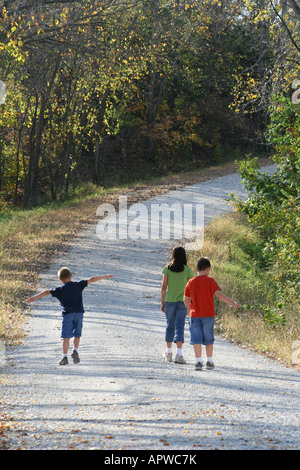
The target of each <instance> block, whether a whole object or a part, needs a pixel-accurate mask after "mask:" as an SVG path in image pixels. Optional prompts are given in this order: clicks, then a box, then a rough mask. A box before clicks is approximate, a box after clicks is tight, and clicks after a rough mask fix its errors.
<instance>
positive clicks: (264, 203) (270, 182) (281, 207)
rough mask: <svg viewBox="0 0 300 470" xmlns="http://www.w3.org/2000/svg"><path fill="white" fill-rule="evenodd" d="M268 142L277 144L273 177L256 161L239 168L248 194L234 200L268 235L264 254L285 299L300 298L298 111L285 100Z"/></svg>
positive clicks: (273, 113)
mask: <svg viewBox="0 0 300 470" xmlns="http://www.w3.org/2000/svg"><path fill="white" fill-rule="evenodd" d="M270 117H271V121H270V125H269V128H268V138H269V140H270V141H271V142H272V144H273V145H274V149H275V155H274V161H275V163H276V165H277V168H276V171H275V172H274V173H273V174H268V173H266V172H263V173H262V174H260V172H259V165H258V161H257V159H249V160H248V161H244V162H242V163H240V165H239V172H240V174H241V177H242V179H243V181H244V183H245V186H246V189H247V190H248V192H249V195H248V197H247V199H246V200H245V201H242V200H239V199H235V198H232V201H233V202H234V204H235V206H236V207H237V209H238V210H239V211H241V212H243V213H245V214H247V216H248V218H249V220H251V222H253V223H254V224H255V225H256V226H258V227H259V228H260V230H261V231H262V233H263V234H264V235H265V238H266V242H265V253H266V256H267V257H268V260H269V263H270V269H271V271H272V273H273V277H274V281H275V282H276V284H277V286H278V289H279V293H280V295H281V296H287V295H292V296H296V297H297V296H299V294H300V278H299V263H300V107H299V106H298V105H295V104H293V103H292V102H291V100H290V98H284V97H281V98H280V99H279V100H276V101H274V103H273V105H272V107H271V108H270Z"/></svg>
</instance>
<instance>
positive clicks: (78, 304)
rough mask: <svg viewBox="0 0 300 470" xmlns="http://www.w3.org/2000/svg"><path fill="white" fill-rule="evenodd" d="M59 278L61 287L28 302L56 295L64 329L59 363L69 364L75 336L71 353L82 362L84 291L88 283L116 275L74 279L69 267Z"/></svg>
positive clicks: (75, 360) (77, 360)
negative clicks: (81, 338)
mask: <svg viewBox="0 0 300 470" xmlns="http://www.w3.org/2000/svg"><path fill="white" fill-rule="evenodd" d="M57 275H58V278H59V279H60V280H61V282H62V283H63V285H62V286H61V287H56V288H55V289H50V290H44V291H42V292H40V293H39V294H36V295H34V296H32V297H29V298H28V299H27V300H26V302H28V303H29V302H34V301H35V300H37V299H41V298H42V297H46V296H47V295H50V294H51V295H52V297H56V298H57V299H58V300H59V301H60V304H61V307H62V316H63V319H62V330H61V338H62V342H63V346H62V349H63V355H62V359H61V361H60V362H59V365H61V366H64V365H66V364H68V362H69V361H68V357H67V354H68V350H69V343H70V338H73V337H74V340H73V343H74V349H73V353H72V355H71V357H72V359H73V362H74V363H75V364H78V362H80V359H79V355H78V347H79V342H80V337H81V331H82V321H83V313H84V308H83V302H82V291H83V289H85V288H86V287H87V285H88V284H91V283H92V282H97V281H101V280H102V279H109V278H111V277H113V276H114V274H108V275H107V276H94V277H91V278H90V279H87V280H82V281H79V282H73V281H72V273H71V272H70V270H69V269H68V268H61V269H60V270H59V271H58V273H57Z"/></svg>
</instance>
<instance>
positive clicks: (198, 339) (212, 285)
mask: <svg viewBox="0 0 300 470" xmlns="http://www.w3.org/2000/svg"><path fill="white" fill-rule="evenodd" d="M210 268H211V265H210V261H209V259H207V258H200V259H199V260H198V262H197V272H198V274H197V276H196V277H194V278H193V279H190V280H189V281H188V283H187V285H186V288H185V291H184V303H185V305H186V307H187V309H188V312H189V316H190V335H191V344H192V345H193V346H194V352H195V357H196V365H195V370H202V366H203V361H202V357H201V345H202V344H203V345H204V346H205V347H206V356H207V362H206V369H213V368H214V364H213V360H212V355H213V343H214V323H215V308H214V295H215V296H216V297H217V298H218V299H219V300H221V301H222V302H225V303H227V304H228V305H230V306H232V307H234V308H238V307H239V304H238V303H237V302H234V301H233V300H231V299H230V298H229V297H226V295H224V294H223V293H222V292H221V290H220V287H219V286H218V284H217V282H216V281H215V280H214V279H213V278H212V277H208V275H209V271H210Z"/></svg>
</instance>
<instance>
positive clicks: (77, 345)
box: [73, 337, 80, 349]
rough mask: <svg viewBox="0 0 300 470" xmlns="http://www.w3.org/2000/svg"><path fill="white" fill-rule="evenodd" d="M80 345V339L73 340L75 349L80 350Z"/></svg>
mask: <svg viewBox="0 0 300 470" xmlns="http://www.w3.org/2000/svg"><path fill="white" fill-rule="evenodd" d="M79 343H80V338H77V337H75V338H74V340H73V346H74V349H78V348H79Z"/></svg>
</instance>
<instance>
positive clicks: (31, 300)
mask: <svg viewBox="0 0 300 470" xmlns="http://www.w3.org/2000/svg"><path fill="white" fill-rule="evenodd" d="M46 295H50V291H49V290H48V289H46V290H43V291H42V292H40V293H39V294H36V295H33V296H32V297H29V298H28V299H26V302H27V303H30V302H34V301H35V300H38V299H41V298H43V297H46Z"/></svg>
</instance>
